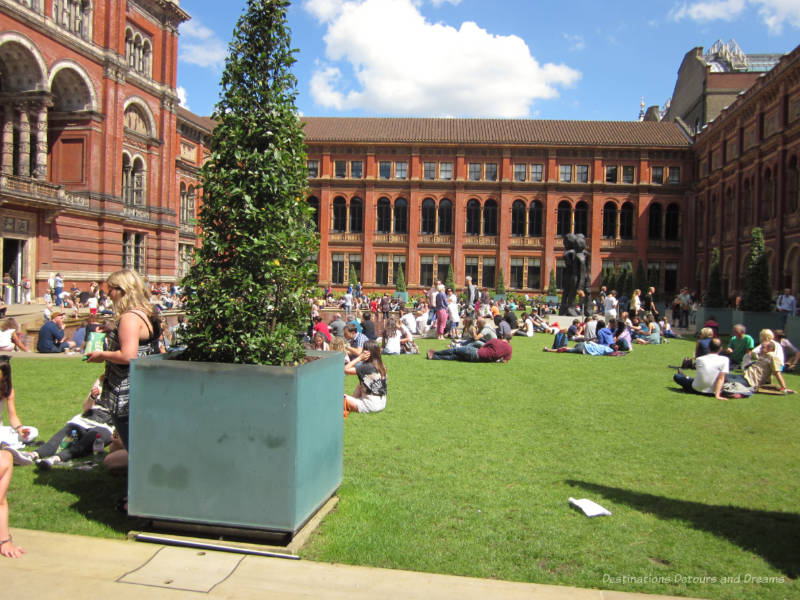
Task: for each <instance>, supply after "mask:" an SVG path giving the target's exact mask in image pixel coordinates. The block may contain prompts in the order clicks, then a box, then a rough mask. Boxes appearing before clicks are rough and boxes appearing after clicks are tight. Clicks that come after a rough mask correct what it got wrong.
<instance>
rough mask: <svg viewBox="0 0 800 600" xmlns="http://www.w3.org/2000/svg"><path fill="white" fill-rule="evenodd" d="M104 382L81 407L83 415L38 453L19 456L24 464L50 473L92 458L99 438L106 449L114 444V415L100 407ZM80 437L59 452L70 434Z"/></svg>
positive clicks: (100, 383) (99, 381) (70, 423)
mask: <svg viewBox="0 0 800 600" xmlns="http://www.w3.org/2000/svg"><path fill="white" fill-rule="evenodd" d="M101 380H102V378H100V379H97V380H95V382H94V384H93V385H92V389H91V391H90V392H89V394H88V395H87V396H86V400H84V401H83V406H82V407H81V413H80V414H77V415H75V416H74V417H72V418H71V419H70V420H69V421H67V423H66V425H64V427H62V428H61V429H60V430H59V431H58V432H57V433H56V434H55V435H54V436H53V437H51V438H50V439H49V440H47V442H45V443H44V444H43V445H42V446H40V447H39V448H38V449H37V450H36V451H34V452H19V455H20V456H21V457H22V458H23V459H24V461H23V462H21V463H20V464H23V465H29V464H32V463H34V462H35V463H36V468H37V469H40V470H42V471H49V470H50V469H51V468H52V467H53V465H57V464H59V463H62V462H68V461H70V460H72V459H74V458H81V457H84V456H89V455H90V454H91V453H92V451H93V447H94V442H95V440H96V439H97V436H100V439H101V440H103V447H105V446H107V445H108V444H109V443H111V436H112V434H113V433H114V427H113V425H112V424H111V413H110V412H109V411H108V410H107V409H106V408H104V407H102V406H100V405H99V404H97V401H98V400H99V399H100V394H101V392H102V389H103V384H102V381H101ZM72 431H74V432H75V433H76V436H75V437H74V438H73V439H72V441H71V442H70V443H69V445H67V447H66V448H64V449H63V450H61V451H59V446H60V445H61V442H62V440H64V438H65V437H67V435H69V434H70V432H72Z"/></svg>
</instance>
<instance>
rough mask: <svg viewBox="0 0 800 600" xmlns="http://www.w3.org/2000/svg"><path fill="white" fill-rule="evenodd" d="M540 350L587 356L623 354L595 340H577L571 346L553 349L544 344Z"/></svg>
mask: <svg viewBox="0 0 800 600" xmlns="http://www.w3.org/2000/svg"><path fill="white" fill-rule="evenodd" d="M542 350H543V351H544V352H558V353H559V354H564V353H567V354H588V355H589V356H606V355H610V354H613V355H615V356H620V355H623V354H624V353H623V352H619V351H617V350H615V349H614V348H612V347H611V346H604V345H603V344H598V343H597V342H578V343H577V344H575V346H574V347H573V348H569V347H568V346H562V347H561V348H555V349H553V348H548V347H547V346H545V347H544V348H542Z"/></svg>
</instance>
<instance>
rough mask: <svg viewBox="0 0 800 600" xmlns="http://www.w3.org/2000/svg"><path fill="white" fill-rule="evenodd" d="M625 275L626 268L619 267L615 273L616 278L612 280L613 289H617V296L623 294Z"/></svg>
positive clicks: (626, 272) (626, 273)
mask: <svg viewBox="0 0 800 600" xmlns="http://www.w3.org/2000/svg"><path fill="white" fill-rule="evenodd" d="M627 275H628V270H627V269H625V268H623V269H620V271H619V273H617V280H616V281H615V282H614V289H616V290H617V296H624V295H625V278H626V277H627ZM629 297H630V296H629Z"/></svg>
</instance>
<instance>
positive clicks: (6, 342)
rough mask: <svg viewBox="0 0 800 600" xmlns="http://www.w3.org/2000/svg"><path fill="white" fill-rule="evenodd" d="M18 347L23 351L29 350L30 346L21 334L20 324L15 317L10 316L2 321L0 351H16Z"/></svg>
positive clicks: (0, 324) (0, 326) (0, 325)
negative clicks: (26, 344)
mask: <svg viewBox="0 0 800 600" xmlns="http://www.w3.org/2000/svg"><path fill="white" fill-rule="evenodd" d="M17 348H19V349H20V350H21V351H22V352H27V351H28V347H27V346H25V343H24V342H23V341H22V338H21V337H20V335H19V325H17V322H16V321H15V320H14V318H13V317H8V318H7V319H5V320H4V321H3V322H2V323H0V351H2V352H14V351H16V350H17Z"/></svg>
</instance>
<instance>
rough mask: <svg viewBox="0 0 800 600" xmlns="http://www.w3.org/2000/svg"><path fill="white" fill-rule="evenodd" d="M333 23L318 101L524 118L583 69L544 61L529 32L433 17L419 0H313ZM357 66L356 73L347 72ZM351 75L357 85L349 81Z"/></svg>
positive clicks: (318, 72)
mask: <svg viewBox="0 0 800 600" xmlns="http://www.w3.org/2000/svg"><path fill="white" fill-rule="evenodd" d="M304 6H305V9H306V10H307V11H308V12H310V13H311V14H313V15H314V16H316V17H317V19H319V20H320V22H322V23H323V24H325V25H326V26H327V32H326V34H325V38H324V39H325V44H326V52H325V54H326V58H327V61H328V62H327V63H323V64H318V65H317V67H316V69H315V72H314V73H313V75H312V79H311V94H312V97H313V98H314V101H315V102H316V103H317V104H319V105H321V106H324V107H327V108H332V109H335V110H352V109H361V110H366V111H368V112H371V113H378V114H403V115H429V116H434V115H445V116H453V115H459V116H461V115H463V116H495V117H520V116H527V115H529V114H530V111H531V105H532V103H533V101H534V100H535V99H539V98H554V97H557V96H558V91H557V89H556V87H558V86H569V85H572V84H574V83H575V82H576V81H577V80H578V79H579V78H580V73H579V72H577V71H575V70H574V69H571V68H570V67H568V66H566V65H564V64H553V63H547V64H544V65H541V64H539V63H538V62H537V61H536V59H535V58H534V57H533V56H531V53H530V49H529V48H528V46H527V44H526V43H525V41H524V40H522V38H520V37H517V36H515V35H509V36H500V35H492V34H490V33H489V32H487V31H486V30H485V29H482V28H481V27H479V26H478V25H477V24H476V23H474V22H464V23H462V24H461V26H460V27H459V28H458V29H455V28H454V27H451V26H448V25H444V24H441V23H437V24H433V23H430V22H428V21H427V20H426V19H425V17H424V16H423V15H422V14H421V13H420V11H419V9H418V3H417V1H416V0H306V2H305V5H304ZM343 71H345V72H347V73H348V74H349V73H350V72H352V74H353V76H352V79H351V78H348V77H347V76H346V75H345V74H344V73H343ZM349 81H352V84H350V83H349Z"/></svg>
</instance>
